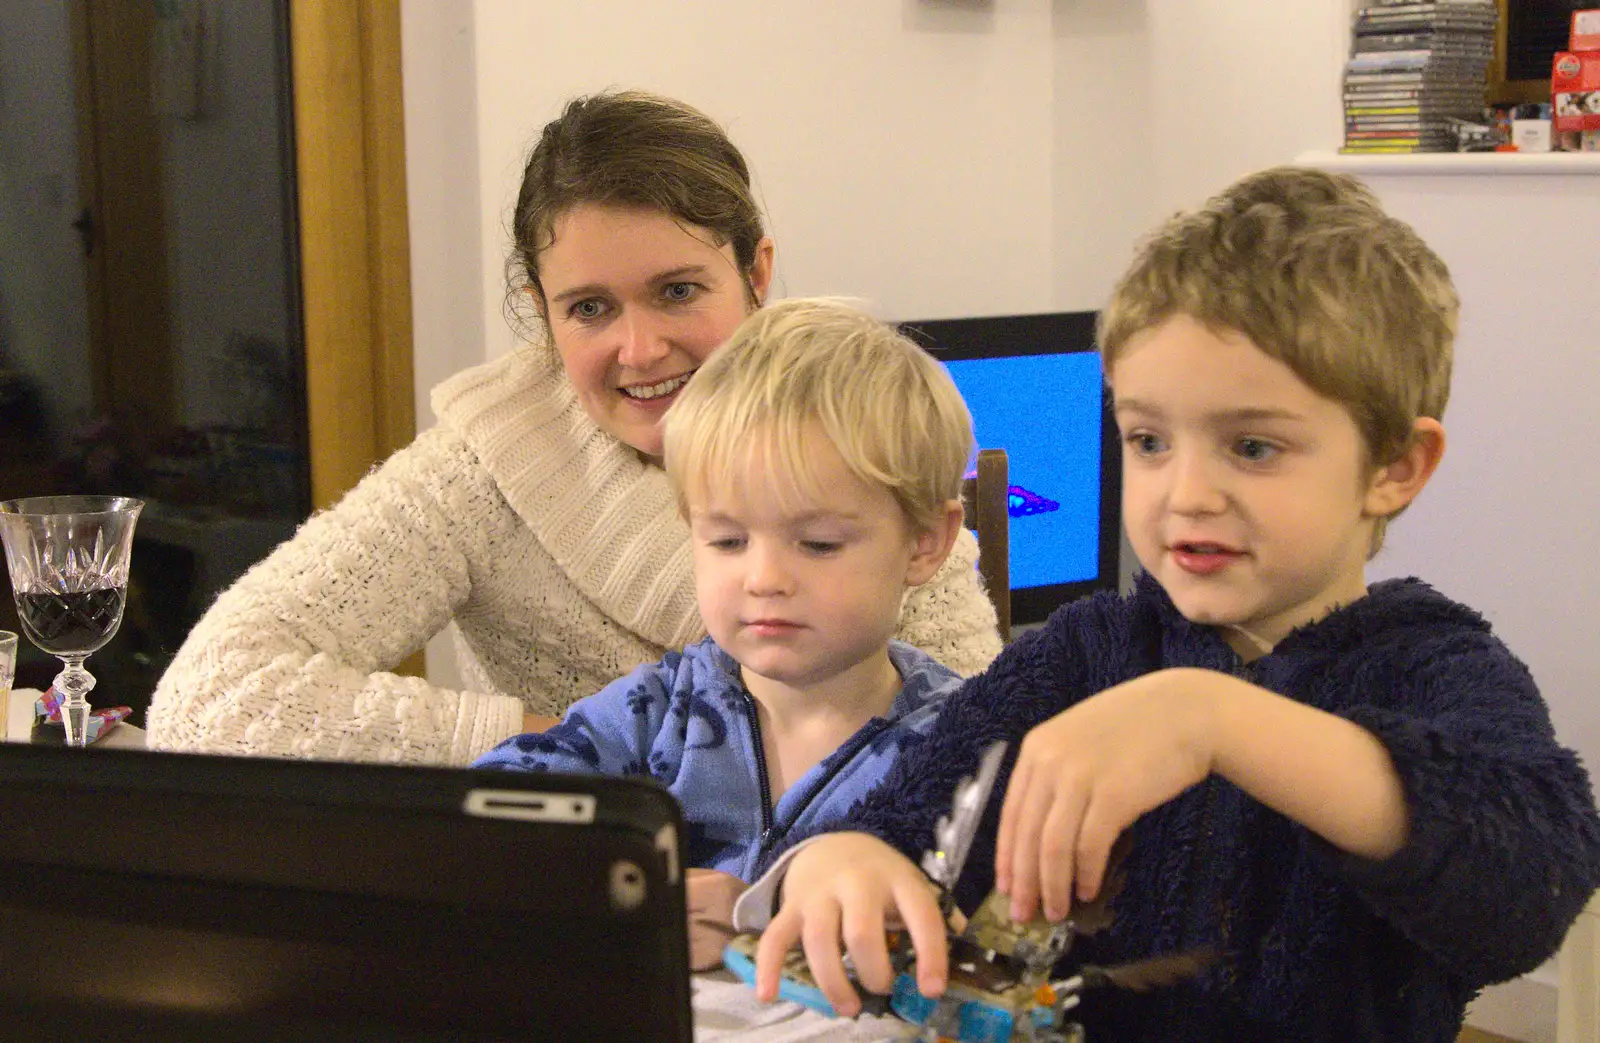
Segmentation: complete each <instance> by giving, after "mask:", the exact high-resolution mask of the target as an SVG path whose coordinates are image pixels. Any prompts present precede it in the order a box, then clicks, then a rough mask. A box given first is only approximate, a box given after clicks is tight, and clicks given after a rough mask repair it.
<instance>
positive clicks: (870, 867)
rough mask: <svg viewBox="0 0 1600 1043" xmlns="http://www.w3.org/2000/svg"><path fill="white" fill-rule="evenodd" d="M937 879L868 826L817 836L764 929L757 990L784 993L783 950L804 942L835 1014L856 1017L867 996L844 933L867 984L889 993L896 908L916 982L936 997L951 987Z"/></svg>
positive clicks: (765, 996)
mask: <svg viewBox="0 0 1600 1043" xmlns="http://www.w3.org/2000/svg"><path fill="white" fill-rule="evenodd" d="M935 894H936V891H935V889H934V887H933V884H932V883H931V882H930V881H929V880H928V878H927V877H926V876H924V875H923V873H922V870H920V869H918V868H917V867H916V866H915V865H913V864H912V863H911V861H910V860H909V859H907V858H906V857H905V856H904V855H902V854H900V852H898V851H896V850H895V849H894V848H892V847H890V846H889V845H888V844H885V843H884V842H883V841H881V840H879V839H877V838H876V837H872V836H868V835H867V834H865V833H837V834H834V835H831V836H826V837H823V838H822V839H820V840H815V841H812V842H811V843H810V844H809V845H808V846H807V847H806V848H805V849H804V850H802V851H801V852H800V853H799V854H798V855H796V856H795V857H794V860H793V861H792V862H790V863H789V868H788V871H787V872H786V873H785V874H784V877H783V907H782V908H781V909H780V910H779V912H778V915H777V916H775V917H773V919H772V923H771V925H769V926H768V927H767V929H766V930H765V931H764V932H762V935H761V944H760V946H759V947H758V948H757V950H756V997H757V998H758V999H760V1000H761V1001H762V1002H765V1003H770V1002H772V1001H773V1000H774V999H776V998H777V996H778V972H779V970H780V969H781V968H782V966H783V960H784V956H785V955H786V954H787V953H788V952H789V950H790V949H791V948H793V947H794V944H795V942H796V941H801V942H803V944H804V947H805V954H806V961H807V963H808V964H809V965H810V968H811V973H812V975H813V976H814V977H815V978H816V979H817V985H818V986H819V987H820V988H821V989H822V993H823V995H824V996H826V997H827V998H828V1002H829V1003H830V1004H832V1005H833V1009H834V1011H835V1012H836V1013H838V1014H840V1015H842V1016H844V1017H852V1016H854V1015H855V1014H857V1013H859V1012H860V1010H861V1001H860V997H859V996H858V995H857V994H856V990H855V988H854V987H853V986H852V985H851V984H850V981H849V978H848V977H847V976H846V974H845V969H844V962H843V960H842V959H841V958H840V953H839V943H840V938H841V935H842V937H843V940H844V945H845V947H846V948H847V949H848V951H849V953H850V958H851V960H853V961H854V963H855V969H856V975H857V977H858V978H859V979H860V981H861V984H862V986H863V987H865V988H866V989H868V990H870V991H872V992H877V993H887V992H888V991H889V989H890V988H891V986H892V985H893V983H894V971H893V968H892V967H891V966H890V964H889V949H888V945H887V943H886V940H885V929H886V926H887V923H888V918H889V915H890V914H891V912H897V913H898V914H899V919H900V921H901V922H902V923H903V924H904V925H905V929H906V930H907V931H908V932H909V933H910V935H911V941H912V945H913V946H914V947H915V949H916V953H917V988H918V989H920V990H921V991H922V993H923V994H924V995H927V996H937V995H939V994H940V993H942V992H943V991H944V986H945V966H946V949H945V933H944V932H945V924H944V920H943V919H942V918H941V917H940V915H939V904H938V902H937V901H936V900H935V897H934V896H935Z"/></svg>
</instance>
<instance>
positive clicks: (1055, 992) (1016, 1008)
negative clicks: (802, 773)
mask: <svg viewBox="0 0 1600 1043" xmlns="http://www.w3.org/2000/svg"><path fill="white" fill-rule="evenodd" d="M1004 755H1005V744H1004V743H995V744H994V745H992V746H990V747H989V749H988V750H987V751H986V752H985V753H984V755H983V759H982V760H981V761H980V762H979V765H978V770H977V772H975V773H974V774H973V775H972V776H970V777H968V778H965V779H962V780H961V782H960V783H959V784H958V785H957V786H956V791H955V794H954V799H953V801H952V806H951V811H950V814H949V815H947V816H944V817H942V818H940V819H939V822H938V825H937V826H936V827H935V829H934V844H935V847H934V849H933V850H931V851H928V852H926V853H924V854H923V856H922V869H923V871H924V872H926V873H927V874H928V876H929V878H930V879H931V880H932V881H933V882H934V883H935V884H937V885H938V886H939V891H940V895H939V904H940V907H941V908H942V909H943V911H944V914H945V920H946V922H947V923H951V922H953V920H954V914H955V913H956V908H955V899H954V897H953V892H954V890H955V885H956V881H957V880H958V879H959V878H960V876H961V869H962V867H963V865H965V863H966V858H967V851H968V849H969V848H970V847H971V845H972V836H973V833H974V832H975V831H976V830H977V828H978V822H979V821H980V820H981V819H982V817H983V811H984V808H985V807H986V806H987V805H988V803H989V794H990V790H992V789H993V787H994V780H995V776H996V775H997V774H998V773H999V771H1000V761H1001V759H1002V758H1003V757H1004ZM1127 850H1128V837H1127V834H1124V835H1123V837H1122V838H1121V839H1120V840H1119V841H1118V842H1117V844H1116V846H1115V848H1114V849H1113V851H1112V853H1111V857H1110V859H1109V863H1108V866H1107V873H1106V882H1105V885H1104V886H1103V887H1102V888H1101V889H1100V894H1099V895H1098V896H1096V898H1095V899H1094V901H1092V902H1085V903H1082V904H1080V905H1078V906H1077V907H1075V908H1074V909H1073V911H1072V915H1071V916H1069V917H1068V918H1067V919H1065V920H1063V921H1062V922H1060V923H1055V924H1053V923H1050V922H1049V921H1047V920H1045V919H1044V918H1043V917H1042V916H1041V917H1037V918H1035V919H1033V920H1030V921H1029V922H1027V923H1023V924H1019V923H1016V922H1014V921H1013V920H1012V919H1011V917H1010V911H1009V910H1010V900H1009V899H1008V898H1006V897H1005V896H1004V895H1001V894H1000V893H999V892H997V891H990V892H989V894H988V896H987V897H986V898H985V899H984V900H983V902H982V904H980V905H979V906H978V908H977V910H976V911H975V912H974V913H973V914H972V917H971V918H970V919H968V920H967V921H966V923H965V924H964V925H963V926H961V927H960V928H956V927H954V926H952V927H951V928H950V929H948V931H947V933H946V938H947V941H948V944H949V949H950V973H949V976H948V984H947V986H946V987H945V991H944V995H942V996H940V997H939V998H938V999H929V998H928V997H926V996H923V995H922V994H921V993H920V992H918V991H917V984H916V975H915V973H914V971H913V964H914V963H915V960H916V955H915V953H914V952H913V950H912V948H911V944H910V940H909V938H908V937H906V936H905V934H904V932H895V933H892V934H891V935H890V938H889V942H890V945H889V950H890V957H891V961H892V964H893V966H894V969H895V972H896V974H895V980H894V986H893V991H892V992H891V993H890V995H889V996H887V997H884V996H876V995H873V994H871V993H868V992H865V991H864V990H863V991H862V1011H863V1013H877V1014H882V1013H893V1014H894V1015H896V1016H897V1017H900V1018H902V1019H903V1020H905V1021H907V1022H910V1023H911V1024H912V1025H917V1026H921V1031H920V1032H918V1033H917V1034H916V1035H915V1036H914V1037H913V1038H918V1039H922V1040H925V1041H946V1040H950V1041H958V1043H1009V1041H1017V1040H1020V1041H1031V1043H1084V1032H1083V1027H1082V1026H1081V1025H1079V1024H1078V1023H1077V1022H1075V1021H1071V1020H1069V1019H1068V1017H1067V1014H1068V1012H1069V1011H1071V1010H1072V1009H1073V1008H1074V1007H1076V1006H1077V1005H1078V1003H1079V1001H1080V999H1081V998H1082V995H1083V993H1084V992H1085V991H1087V990H1089V989H1093V988H1098V987H1102V986H1107V985H1110V986H1116V987H1118V988H1125V989H1132V990H1135V991H1141V992H1142V991H1144V990H1146V989H1149V988H1153V987H1155V986H1159V985H1168V984H1172V983H1173V982H1176V981H1179V980H1181V979H1183V978H1186V977H1189V976H1191V975H1193V974H1196V973H1198V972H1199V971H1200V970H1201V969H1203V968H1204V967H1205V966H1206V965H1207V964H1208V963H1210V962H1211V959H1212V955H1211V953H1209V952H1205V951H1195V952H1186V953H1178V954H1175V955H1172V956H1163V957H1156V958H1153V959H1148V960H1140V961H1138V962H1135V963H1128V964H1121V965H1119V966H1116V967H1093V966H1082V967H1080V968H1078V971H1077V973H1076V974H1072V975H1070V976H1068V977H1066V978H1063V979H1060V980H1056V981H1052V980H1051V973H1052V972H1053V971H1054V969H1055V967H1056V964H1057V963H1058V962H1059V961H1060V959H1061V958H1062V956H1064V955H1065V954H1066V952H1067V949H1068V947H1069V946H1070V945H1071V943H1072V939H1073V938H1074V937H1075V936H1077V935H1080V934H1084V935H1087V934H1093V933H1095V932H1096V931H1099V930H1101V929H1102V928H1104V927H1105V926H1107V925H1108V924H1109V923H1110V922H1111V913H1110V908H1111V901H1112V899H1113V898H1115V897H1116V895H1117V893H1118V892H1119V891H1120V890H1121V888H1122V884H1123V881H1124V874H1123V872H1122V861H1123V859H1124V858H1125V857H1126V855H1127ZM757 942H758V938H757V936H756V935H753V934H741V935H738V936H736V937H734V938H733V940H732V941H730V942H729V943H728V947H727V949H726V950H725V951H724V954H723V962H724V964H725V965H726V966H727V968H728V969H729V970H731V971H733V972H734V973H735V974H737V975H738V976H739V977H741V978H743V979H744V980H745V981H747V982H752V983H753V982H754V980H755V952H756V944H757ZM778 996H779V998H781V999H787V1000H791V1001H793V1002H796V1003H800V1004H803V1005H804V1006H807V1007H810V1008H811V1009H813V1010H816V1011H818V1012H820V1013H822V1014H826V1015H828V1016H830V1017H831V1016H833V1007H832V1006H831V1005H830V1004H829V1003H828V1001H827V999H826V998H825V997H824V996H823V994H822V990H821V989H820V988H819V987H818V986H817V982H816V979H815V978H814V977H813V976H812V974H811V972H810V969H809V968H808V967H807V965H806V960H805V955H804V953H802V952H800V951H799V950H793V951H791V952H790V953H789V954H788V956H786V957H785V959H784V963H783V967H782V969H781V971H780V974H779V983H778Z"/></svg>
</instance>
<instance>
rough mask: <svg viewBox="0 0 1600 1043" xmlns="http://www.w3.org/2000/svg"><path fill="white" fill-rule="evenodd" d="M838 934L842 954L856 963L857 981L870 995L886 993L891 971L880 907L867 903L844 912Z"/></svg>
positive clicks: (882, 913)
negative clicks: (841, 940)
mask: <svg viewBox="0 0 1600 1043" xmlns="http://www.w3.org/2000/svg"><path fill="white" fill-rule="evenodd" d="M840 932H841V934H842V935H843V941H844V948H845V951H846V952H848V953H849V954H850V959H851V960H852V961H853V962H854V963H855V968H856V978H857V979H859V980H860V982H861V984H862V985H864V986H866V988H867V989H868V990H870V991H872V992H888V991H889V986H890V985H892V984H893V982H894V971H893V970H892V969H891V968H890V966H889V947H888V942H887V940H886V939H887V928H886V924H885V922H884V908H883V905H882V904H879V903H875V902H867V903H862V904H860V905H855V906H852V907H851V908H848V909H846V910H845V912H844V918H843V920H842V922H841V923H840Z"/></svg>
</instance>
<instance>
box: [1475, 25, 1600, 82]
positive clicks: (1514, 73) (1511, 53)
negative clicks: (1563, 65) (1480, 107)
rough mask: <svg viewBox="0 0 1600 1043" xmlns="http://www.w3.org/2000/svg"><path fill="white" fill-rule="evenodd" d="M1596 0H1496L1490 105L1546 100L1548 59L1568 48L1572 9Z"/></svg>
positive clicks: (1490, 77)
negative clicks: (1497, 14)
mask: <svg viewBox="0 0 1600 1043" xmlns="http://www.w3.org/2000/svg"><path fill="white" fill-rule="evenodd" d="M1597 3H1600V0H1495V6H1496V7H1497V8H1499V14H1500V17H1499V19H1498V21H1497V22H1496V24H1495V42H1494V60H1493V62H1491V63H1490V65H1489V92H1488V99H1489V103H1490V104H1491V105H1510V104H1523V103H1532V102H1549V101H1550V62H1551V59H1552V58H1553V57H1554V56H1555V53H1556V52H1557V51H1564V50H1566V49H1567V39H1568V37H1569V35H1570V33H1571V30H1572V13H1573V12H1574V11H1581V10H1584V9H1586V8H1590V7H1595V6H1596V5H1597Z"/></svg>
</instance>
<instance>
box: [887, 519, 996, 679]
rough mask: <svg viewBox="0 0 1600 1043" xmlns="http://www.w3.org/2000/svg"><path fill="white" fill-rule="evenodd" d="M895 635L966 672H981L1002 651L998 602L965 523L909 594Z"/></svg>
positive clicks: (953, 667) (945, 663) (962, 673)
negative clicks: (937, 564)
mask: <svg viewBox="0 0 1600 1043" xmlns="http://www.w3.org/2000/svg"><path fill="white" fill-rule="evenodd" d="M895 637H897V638H899V639H900V640H902V641H904V642H905V643H906V644H908V645H915V646H916V647H917V648H920V649H922V650H923V651H924V652H926V653H928V654H929V655H931V656H933V658H935V659H937V660H938V661H939V662H941V663H943V664H944V665H945V666H947V667H949V668H950V669H951V670H954V671H955V672H956V673H958V674H960V675H961V676H962V677H971V676H972V675H973V674H976V673H980V672H981V671H982V670H983V669H984V668H985V667H987V666H988V665H989V664H990V663H991V662H993V661H994V657H995V656H997V655H999V654H1000V631H999V629H998V624H997V623H996V621H995V614H994V604H993V602H991V601H990V600H989V595H987V594H985V593H984V590H983V581H982V579H980V578H979V576H978V543H977V540H975V539H974V538H973V536H972V533H971V532H969V531H967V530H966V529H962V530H961V532H960V533H958V534H957V536H956V543H955V547H954V548H953V549H952V550H951V551H950V556H949V557H948V558H946V559H945V562H944V564H943V565H941V566H940V567H939V571H938V572H935V573H934V574H933V578H932V579H930V580H929V581H928V582H926V583H924V584H923V585H922V586H920V587H917V588H915V589H914V590H912V591H911V593H910V594H908V595H907V596H906V603H905V607H904V608H903V609H902V610H901V613H900V629H899V631H898V632H896V634H895Z"/></svg>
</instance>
